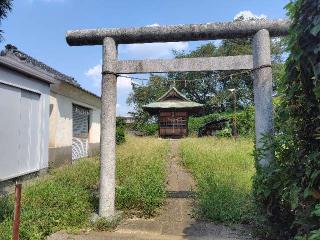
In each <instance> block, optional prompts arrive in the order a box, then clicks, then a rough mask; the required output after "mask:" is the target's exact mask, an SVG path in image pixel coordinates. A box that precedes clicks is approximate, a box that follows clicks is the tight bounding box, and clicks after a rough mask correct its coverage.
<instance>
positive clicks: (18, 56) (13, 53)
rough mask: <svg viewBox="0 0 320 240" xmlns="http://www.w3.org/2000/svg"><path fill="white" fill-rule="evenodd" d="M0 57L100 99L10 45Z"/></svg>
mask: <svg viewBox="0 0 320 240" xmlns="http://www.w3.org/2000/svg"><path fill="white" fill-rule="evenodd" d="M0 55H1V56H3V57H8V58H11V59H15V60H17V61H19V62H20V63H23V64H26V65H27V66H29V67H32V68H33V69H36V70H38V71H40V72H44V73H46V74H49V75H51V76H52V77H53V78H54V79H57V80H60V81H64V82H67V83H69V84H71V85H73V86H75V87H77V88H79V89H81V90H82V91H84V92H87V93H89V94H91V95H93V96H95V97H98V98H100V97H99V96H97V95H96V94H94V93H92V92H90V91H88V90H86V89H84V88H82V87H81V86H80V84H79V83H78V82H77V81H76V80H75V79H74V78H73V77H70V76H68V75H66V74H64V73H62V72H59V71H57V70H56V69H54V68H52V67H50V66H48V65H46V64H45V63H43V62H41V61H38V60H37V59H35V58H33V57H31V56H29V55H28V54H26V53H24V52H22V51H20V50H19V49H18V48H17V47H15V46H13V45H11V44H8V45H6V46H5V49H4V50H2V51H1V53H0Z"/></svg>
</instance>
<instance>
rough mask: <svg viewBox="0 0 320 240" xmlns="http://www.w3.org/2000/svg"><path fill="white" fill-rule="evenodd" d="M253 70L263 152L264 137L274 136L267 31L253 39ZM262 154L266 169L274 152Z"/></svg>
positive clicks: (259, 144)
mask: <svg viewBox="0 0 320 240" xmlns="http://www.w3.org/2000/svg"><path fill="white" fill-rule="evenodd" d="M253 68H254V69H255V71H254V82H253V88H254V104H255V133H256V148H257V149H260V150H262V147H263V142H264V140H263V136H266V135H269V136H272V135H273V116H272V115H273V114H272V112H273V106H272V69H271V48H270V35H269V32H268V31H267V30H265V29H262V30H260V31H258V32H257V33H256V34H255V36H254V38H253ZM270 143H271V142H269V144H270ZM262 154H263V155H262V157H261V158H260V160H259V164H260V166H261V167H266V166H268V165H269V163H270V162H271V161H272V160H273V158H274V150H273V148H272V147H271V148H268V149H265V150H262Z"/></svg>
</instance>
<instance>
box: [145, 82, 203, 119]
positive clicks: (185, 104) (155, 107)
mask: <svg viewBox="0 0 320 240" xmlns="http://www.w3.org/2000/svg"><path fill="white" fill-rule="evenodd" d="M172 94H174V99H172V98H170V95H172ZM202 107H203V104H200V103H196V102H193V101H191V100H189V99H188V98H187V97H186V96H184V95H183V94H182V93H181V92H179V91H178V90H177V89H176V88H175V87H172V88H170V90H169V91H167V92H166V93H165V94H164V95H162V96H161V97H160V98H159V99H158V101H156V102H152V103H149V104H147V105H144V106H143V107H142V108H143V109H144V110H146V111H148V112H150V113H155V112H157V111H159V110H164V109H179V110H186V111H188V110H190V111H195V110H200V109H201V108H202Z"/></svg>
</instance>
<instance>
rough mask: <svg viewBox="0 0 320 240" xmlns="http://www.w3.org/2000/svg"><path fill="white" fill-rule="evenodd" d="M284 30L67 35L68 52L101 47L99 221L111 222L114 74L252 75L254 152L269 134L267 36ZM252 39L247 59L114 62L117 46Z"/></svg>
mask: <svg viewBox="0 0 320 240" xmlns="http://www.w3.org/2000/svg"><path fill="white" fill-rule="evenodd" d="M289 24H290V23H289V22H288V21H283V20H272V21H269V20H256V21H235V22H228V23H208V24H186V25H173V26H153V27H141V28H111V29H86V30H75V31H68V32H67V37H66V38H67V42H68V44H69V45H71V46H80V45H103V72H102V75H103V77H102V88H101V90H102V97H101V101H102V106H101V140H100V148H101V154H100V166H101V170H100V202H99V215H100V217H105V218H107V219H112V217H114V216H115V166H116V164H115V132H116V126H115V122H116V95H117V93H116V91H117V87H116V84H117V75H116V74H119V73H126V74H130V73H148V72H149V73H150V72H156V73H161V72H186V71H215V70H244V69H253V70H254V71H255V73H254V76H255V79H254V100H255V126H256V146H257V148H261V147H262V145H263V144H262V143H263V142H262V140H263V136H264V135H265V134H266V135H268V134H272V133H273V120H272V72H271V60H270V59H271V58H270V36H271V37H277V36H284V35H287V34H288V29H289ZM252 36H254V41H253V57H252V56H232V57H211V58H194V59H193V58H187V59H173V60H128V61H118V60H117V44H131V43H151V42H179V41H197V40H215V39H232V38H244V37H252ZM272 159H273V150H272V149H270V150H267V151H266V152H265V155H264V156H263V157H262V159H261V160H260V161H259V164H260V166H261V167H266V166H267V165H268V164H269V163H270V162H271V161H272Z"/></svg>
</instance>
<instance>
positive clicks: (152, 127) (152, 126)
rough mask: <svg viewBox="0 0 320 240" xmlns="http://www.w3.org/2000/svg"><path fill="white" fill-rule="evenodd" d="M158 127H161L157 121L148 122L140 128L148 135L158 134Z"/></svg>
mask: <svg viewBox="0 0 320 240" xmlns="http://www.w3.org/2000/svg"><path fill="white" fill-rule="evenodd" d="M158 129H159V127H158V124H157V123H146V124H143V125H142V126H141V127H140V128H139V130H140V131H141V132H143V133H144V134H145V135H147V136H153V135H156V134H157V132H158Z"/></svg>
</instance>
